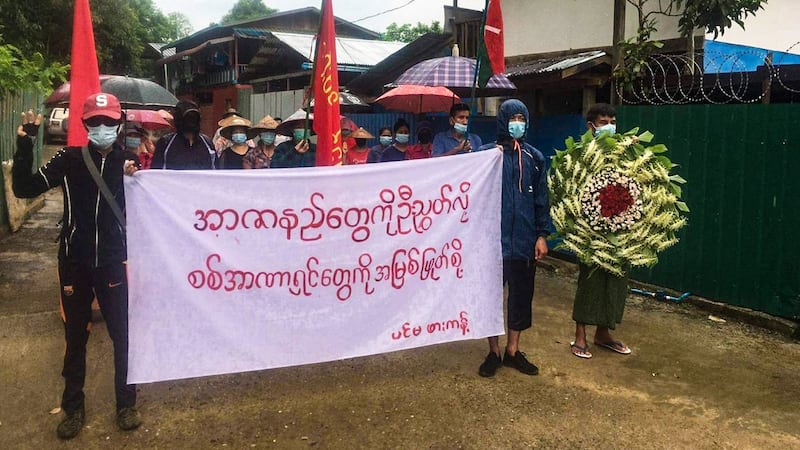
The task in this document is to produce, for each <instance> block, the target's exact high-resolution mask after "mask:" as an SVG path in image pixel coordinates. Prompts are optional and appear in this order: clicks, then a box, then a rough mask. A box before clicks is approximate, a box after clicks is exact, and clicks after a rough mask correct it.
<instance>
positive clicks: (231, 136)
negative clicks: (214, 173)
mask: <svg viewBox="0 0 800 450" xmlns="http://www.w3.org/2000/svg"><path fill="white" fill-rule="evenodd" d="M219 124H220V125H221V126H222V128H220V130H219V134H220V136H222V137H224V138H225V139H227V140H228V141H230V143H231V144H230V145H229V146H228V147H226V148H225V149H224V150H222V151H221V152H220V154H219V158H217V164H216V166H217V169H243V168H244V155H245V154H247V150H248V147H247V132H248V131H249V130H250V125H251V123H250V121H249V120H247V119H245V118H243V117H240V116H229V117H227V118H225V119H223V120H221V121H220V122H219Z"/></svg>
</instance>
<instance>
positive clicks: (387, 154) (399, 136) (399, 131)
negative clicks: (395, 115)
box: [380, 118, 411, 162]
mask: <svg viewBox="0 0 800 450" xmlns="http://www.w3.org/2000/svg"><path fill="white" fill-rule="evenodd" d="M393 131H394V144H392V145H390V146H389V147H388V148H387V149H386V150H384V151H383V154H381V159H380V162H390V161H403V160H406V159H408V155H407V153H406V151H407V150H408V139H409V137H410V136H411V127H409V125H408V122H406V120H405V119H403V118H399V119H397V121H396V122H395V123H394V127H393Z"/></svg>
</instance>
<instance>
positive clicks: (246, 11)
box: [221, 0, 278, 24]
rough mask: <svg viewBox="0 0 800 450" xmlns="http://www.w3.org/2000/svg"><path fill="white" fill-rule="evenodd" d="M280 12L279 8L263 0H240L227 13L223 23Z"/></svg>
mask: <svg viewBox="0 0 800 450" xmlns="http://www.w3.org/2000/svg"><path fill="white" fill-rule="evenodd" d="M276 12H278V10H277V9H273V8H270V7H269V6H267V5H265V4H264V2H263V1H261V0H238V1H237V2H236V4H234V5H233V8H231V9H230V11H228V14H225V17H223V18H222V21H221V23H223V24H226V23H233V22H240V21H242V20H247V19H255V18H258V17H264V16H268V15H270V14H273V13H276Z"/></svg>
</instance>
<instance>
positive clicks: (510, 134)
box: [478, 99, 550, 377]
mask: <svg viewBox="0 0 800 450" xmlns="http://www.w3.org/2000/svg"><path fill="white" fill-rule="evenodd" d="M528 121H529V118H528V108H527V107H526V106H525V104H524V103H522V102H521V101H519V100H515V99H511V100H506V101H505V102H503V104H502V105H501V106H500V111H499V113H498V115H497V142H493V143H491V144H487V145H484V146H482V147H481V148H480V149H479V150H489V149H498V150H500V151H502V152H503V181H502V184H503V188H502V201H501V203H502V205H501V218H500V234H501V236H500V242H501V247H502V251H503V282H504V283H505V284H507V285H508V318H507V325H508V342H507V343H506V349H505V353H504V355H503V357H502V358H501V355H500V345H499V338H498V336H494V337H490V338H489V354H488V355H487V356H486V359H485V360H484V362H483V364H481V365H480V367H479V369H478V374H479V375H480V376H482V377H491V376H494V374H495V373H496V372H497V369H498V368H500V366H501V365H504V366H507V367H513V368H515V369H517V370H519V371H520V372H522V373H524V374H526V375H536V374H538V373H539V368H538V367H536V365H534V364H533V363H531V362H530V361H528V359H527V358H526V355H525V353H523V352H521V351H520V350H519V337H520V333H522V331H524V330H527V329H528V328H530V327H531V325H532V322H533V320H532V313H533V310H532V306H533V285H534V276H535V275H536V261H538V260H539V259H541V258H543V257H544V256H545V255H547V241H546V237H547V235H548V234H550V232H549V227H550V202H549V197H548V195H549V194H548V191H547V174H546V164H545V159H544V156H543V155H542V153H541V152H540V151H539V150H537V149H535V148H534V147H533V146H531V145H530V144H528V143H527V142H525V135H526V134H527V131H528Z"/></svg>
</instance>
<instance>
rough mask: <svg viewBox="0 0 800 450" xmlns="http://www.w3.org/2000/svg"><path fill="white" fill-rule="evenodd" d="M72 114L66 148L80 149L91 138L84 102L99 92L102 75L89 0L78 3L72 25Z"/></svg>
mask: <svg viewBox="0 0 800 450" xmlns="http://www.w3.org/2000/svg"><path fill="white" fill-rule="evenodd" d="M70 71H71V72H70V77H69V111H70V116H71V117H70V121H69V129H68V130H67V145H69V146H76V147H81V146H84V145H86V143H87V142H88V140H89V139H88V137H87V135H86V129H85V128H83V122H82V121H81V120H80V118H81V114H82V113H83V102H84V101H85V100H86V97H88V96H90V95H92V94H96V93H98V92H100V72H99V70H98V69H97V52H96V51H95V46H94V30H93V28H92V12H91V11H90V10H89V0H75V15H74V18H73V22H72V56H71V58H70Z"/></svg>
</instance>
